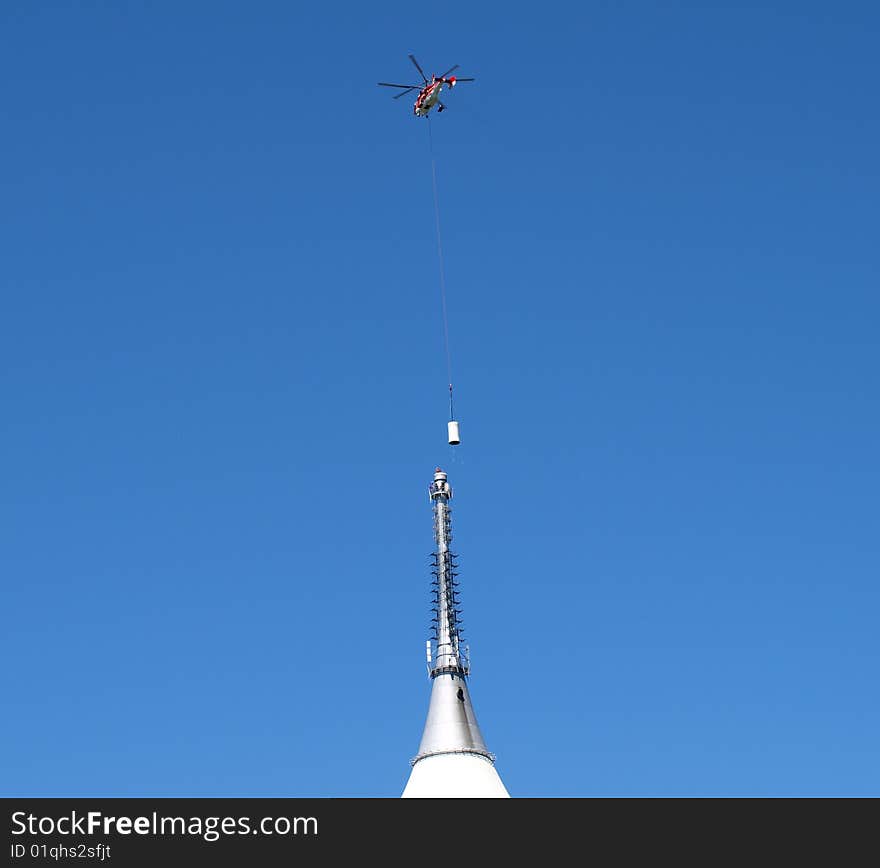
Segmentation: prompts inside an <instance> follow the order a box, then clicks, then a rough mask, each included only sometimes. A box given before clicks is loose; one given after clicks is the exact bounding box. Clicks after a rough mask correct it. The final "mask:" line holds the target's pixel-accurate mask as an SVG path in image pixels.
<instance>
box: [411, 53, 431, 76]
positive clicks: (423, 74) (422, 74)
mask: <svg viewBox="0 0 880 868" xmlns="http://www.w3.org/2000/svg"><path fill="white" fill-rule="evenodd" d="M409 59H410V60H411V61H412V62H413V66H415V68H416V69H417V70H418V71H419V75H420V76H421V77H422V81H424V82H425V83H427V81H428V76H427V75H425V73H424V72H423V71H422V68H421V67H420V66H419V62H418V61H417V60H416V59H415V57H413V56H412V55H411V54H410V55H409Z"/></svg>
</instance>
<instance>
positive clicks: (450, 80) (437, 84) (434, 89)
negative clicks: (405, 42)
mask: <svg viewBox="0 0 880 868" xmlns="http://www.w3.org/2000/svg"><path fill="white" fill-rule="evenodd" d="M409 59H410V60H411V61H412V62H413V66H415V68H416V69H417V70H418V71H419V75H420V76H421V77H422V81H423V82H424V84H389V83H388V82H387V81H380V82H378V84H379V86H380V87H399V88H401V91H400V93H399V94H397V95H395V96H394V97H392V99H400V98H401V97H402V96H403V95H404V94H407V93H409V92H410V91H413V90H417V91H418V92H419V95H418V97H416V101H415V103H414V104H413V114H414V115H415V116H416V117H417V118H426V117H427V116H428V112H430V111H431V109H432V108H434V106H437V114H439V113H440V112H442V111H443V109H445V108H446V106H445V105H443V103H442V102H440V91H442V90H443V85H446V86H447V87H450V88H452V87H455V85H456V84H457V83H458V82H460V81H474V79H473V78H456V77H455V76H454V75H453V76H450V73H451V72H455V70H456V69H458V64H457V63H456V64H455V66H453V67H452V68H451V69H447V70H446V72H444V73H443V75H432V76H431V80H430V81H428V76H426V75H425V73H424V72H423V71H422V68H421V67H420V66H419V62H418V61H417V60H416V59H415V57H413V55H411V54H410V55H409Z"/></svg>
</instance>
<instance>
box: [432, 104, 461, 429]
mask: <svg viewBox="0 0 880 868" xmlns="http://www.w3.org/2000/svg"><path fill="white" fill-rule="evenodd" d="M426 120H427V122H428V149H429V151H430V153H431V186H432V188H433V191H434V223H435V226H436V229H437V260H438V262H439V263H440V306H441V308H442V310H443V345H444V347H445V349H446V374H447V376H448V379H449V418H450V419H454V418H455V413H454V411H453V407H452V354H451V353H450V351H449V317H448V315H447V312H446V271H445V269H444V267H443V242H442V240H441V237H440V201H439V197H438V196H437V161H436V160H435V159H434V137H433V135H432V134H431V118H430V115H429V116H428V117H427V118H426Z"/></svg>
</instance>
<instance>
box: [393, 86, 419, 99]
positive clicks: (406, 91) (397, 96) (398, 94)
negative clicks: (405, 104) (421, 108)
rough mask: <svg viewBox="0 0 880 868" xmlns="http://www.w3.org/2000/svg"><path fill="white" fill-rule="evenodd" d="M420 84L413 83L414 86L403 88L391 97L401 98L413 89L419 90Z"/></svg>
mask: <svg viewBox="0 0 880 868" xmlns="http://www.w3.org/2000/svg"><path fill="white" fill-rule="evenodd" d="M418 89H419V88H418V85H413V86H412V87H408V88H407V89H406V90H402V91H401V92H400V93H396V94H395V95H394V96H393V97H391V99H400V98H401V97H402V96H406V95H407V94H408V93H409V92H410V91H411V90H418Z"/></svg>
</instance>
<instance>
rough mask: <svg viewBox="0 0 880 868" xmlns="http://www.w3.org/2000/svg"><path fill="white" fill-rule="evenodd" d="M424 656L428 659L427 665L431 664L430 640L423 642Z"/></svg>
mask: <svg viewBox="0 0 880 868" xmlns="http://www.w3.org/2000/svg"><path fill="white" fill-rule="evenodd" d="M425 656H426V657H427V658H428V663H430V662H431V640H430V639H428V641H427V642H425Z"/></svg>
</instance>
